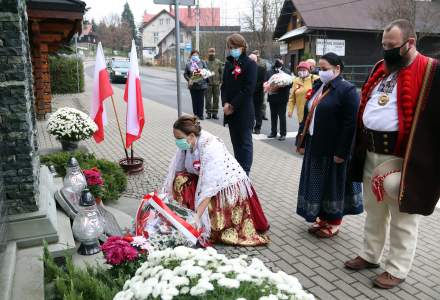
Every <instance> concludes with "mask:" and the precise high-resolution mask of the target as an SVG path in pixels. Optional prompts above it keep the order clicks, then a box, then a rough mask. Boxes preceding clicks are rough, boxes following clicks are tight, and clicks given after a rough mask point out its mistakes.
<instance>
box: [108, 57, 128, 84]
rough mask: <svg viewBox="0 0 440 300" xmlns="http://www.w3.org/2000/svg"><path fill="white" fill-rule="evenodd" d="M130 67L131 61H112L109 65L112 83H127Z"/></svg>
mask: <svg viewBox="0 0 440 300" xmlns="http://www.w3.org/2000/svg"><path fill="white" fill-rule="evenodd" d="M129 66H130V61H129V60H128V59H112V60H111V62H110V65H109V72H110V80H111V82H123V83H125V81H127V74H128V68H129Z"/></svg>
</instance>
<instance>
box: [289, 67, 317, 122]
mask: <svg viewBox="0 0 440 300" xmlns="http://www.w3.org/2000/svg"><path fill="white" fill-rule="evenodd" d="M310 69H311V65H310V64H308V63H307V62H305V61H302V62H300V63H299V65H298V67H297V70H298V77H297V78H295V79H294V80H293V84H292V89H291V91H290V98H289V103H288V108H287V115H288V116H289V118H292V116H293V111H294V109H295V108H296V115H297V121H298V124H301V123H302V122H303V119H304V105H305V104H306V94H307V92H309V91H310V90H311V89H312V87H313V82H314V81H315V80H317V79H319V76H317V75H313V74H311V73H310Z"/></svg>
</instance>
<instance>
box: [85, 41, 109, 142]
mask: <svg viewBox="0 0 440 300" xmlns="http://www.w3.org/2000/svg"><path fill="white" fill-rule="evenodd" d="M111 95H113V89H112V86H111V84H110V79H109V76H108V72H107V67H106V65H105V58H104V51H102V45H101V42H99V44H98V48H97V49H96V61H95V74H94V76H93V94H92V101H91V103H90V117H91V118H92V120H93V121H95V123H96V125H98V131H96V132H95V133H94V134H93V138H94V139H95V141H96V142H97V143H100V142H102V141H103V140H104V125H106V124H107V115H106V113H105V108H104V100H105V99H107V98H108V97H110V96H111Z"/></svg>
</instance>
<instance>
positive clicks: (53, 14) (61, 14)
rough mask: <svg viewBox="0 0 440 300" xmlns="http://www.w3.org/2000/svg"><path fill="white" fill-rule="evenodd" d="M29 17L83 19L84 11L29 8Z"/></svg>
mask: <svg viewBox="0 0 440 300" xmlns="http://www.w3.org/2000/svg"><path fill="white" fill-rule="evenodd" d="M28 17H29V18H41V19H68V20H82V18H83V13H80V12H74V11H59V10H39V9H28Z"/></svg>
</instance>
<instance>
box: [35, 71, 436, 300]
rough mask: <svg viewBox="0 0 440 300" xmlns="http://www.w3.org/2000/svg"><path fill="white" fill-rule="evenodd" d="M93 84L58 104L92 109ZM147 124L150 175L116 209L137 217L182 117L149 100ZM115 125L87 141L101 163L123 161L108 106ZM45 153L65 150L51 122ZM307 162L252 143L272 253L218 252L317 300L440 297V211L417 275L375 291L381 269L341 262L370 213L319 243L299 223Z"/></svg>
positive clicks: (218, 129)
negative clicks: (276, 275)
mask: <svg viewBox="0 0 440 300" xmlns="http://www.w3.org/2000/svg"><path fill="white" fill-rule="evenodd" d="M90 84H91V80H90V78H88V79H86V93H83V94H80V95H65V96H58V97H56V99H55V106H58V107H62V106H71V107H76V108H80V109H82V110H84V111H88V107H89V99H90V93H91V86H90ZM114 91H115V101H116V102H117V103H116V104H117V110H118V113H119V118H120V120H121V121H122V122H123V123H124V121H125V104H124V102H123V100H122V91H121V90H120V89H114ZM144 104H145V113H146V117H147V122H146V125H145V127H144V132H143V136H142V139H141V140H140V141H138V142H136V143H135V145H134V147H135V152H136V154H137V155H139V156H141V157H143V158H144V159H145V162H146V165H145V172H144V173H143V174H141V175H137V176H132V177H130V178H129V184H128V189H127V191H126V192H125V194H124V196H123V197H122V198H121V199H120V200H119V201H118V202H116V203H113V204H111V205H112V206H114V207H116V208H118V209H120V210H122V211H125V212H126V213H128V214H130V215H134V212H135V209H136V208H137V205H138V201H139V199H140V198H141V196H142V195H143V194H145V193H147V192H151V191H153V190H154V189H156V188H158V187H160V186H161V183H162V180H163V178H164V176H165V174H166V171H167V167H168V163H169V161H170V159H171V157H172V155H173V154H174V152H175V144H174V138H173V136H172V124H173V122H174V120H175V118H176V115H177V114H176V111H175V110H174V109H171V108H169V107H167V106H164V105H161V104H158V103H156V102H154V101H149V100H148V99H144ZM106 105H107V106H106V108H107V115H108V119H109V124H108V126H107V127H106V138H105V141H104V142H103V143H101V144H99V145H97V144H95V143H94V142H93V141H88V142H85V143H83V144H84V145H85V146H87V147H88V148H89V149H90V150H91V151H92V152H94V153H96V155H97V156H98V157H102V158H106V159H109V160H113V161H117V160H118V159H120V158H122V157H123V155H124V152H123V150H122V148H121V141H120V137H119V133H118V131H117V126H116V121H115V117H114V113H113V109H112V107H111V101H110V100H109V101H106ZM202 126H203V128H204V129H206V130H208V131H210V132H211V133H213V134H215V135H217V136H219V137H221V138H222V139H223V140H224V141H225V142H226V144H227V146H228V148H229V149H230V150H231V151H232V147H231V144H230V139H229V134H228V130H227V128H224V127H222V126H220V125H218V124H214V123H212V122H209V121H202ZM38 130H39V144H40V147H41V148H50V147H59V146H58V142H56V141H55V139H54V138H53V137H50V136H49V135H48V134H47V133H46V132H45V122H39V123H38ZM300 172H301V158H300V157H298V156H296V155H294V154H290V153H287V152H285V151H282V150H278V149H276V148H274V147H272V146H270V145H269V144H267V143H264V142H262V141H258V140H254V165H253V168H252V172H251V179H252V181H253V183H254V185H255V188H256V191H257V193H258V195H259V197H260V199H261V201H262V205H263V208H264V210H265V213H266V215H267V217H268V219H269V222H270V224H271V230H270V237H271V240H272V242H271V243H270V245H269V246H267V247H259V248H234V247H222V246H220V247H217V248H219V249H220V250H221V251H223V252H225V253H228V254H229V255H237V254H242V253H246V254H248V255H250V256H256V257H259V258H260V259H262V260H263V261H265V262H266V263H267V264H268V265H269V266H270V267H271V268H273V269H274V270H278V269H281V270H283V271H285V272H287V273H289V274H293V275H294V276H296V277H297V278H298V279H299V280H300V282H301V284H302V285H303V286H304V288H305V289H307V290H308V291H309V292H311V293H313V294H314V295H315V296H316V297H317V298H319V299H323V300H330V299H340V300H342V299H357V300H360V299H408V300H409V299H411V300H412V299H421V300H428V299H436V300H438V299H440V225H439V222H438V220H439V219H440V212H439V210H437V211H436V212H435V213H434V214H433V215H432V216H430V217H425V218H423V219H422V222H421V226H420V234H419V244H418V248H417V254H416V259H415V261H414V266H413V269H412V271H411V273H410V275H409V277H408V278H407V280H406V282H405V283H404V284H402V285H401V286H400V287H398V288H396V289H394V290H392V291H386V290H378V289H373V288H372V285H371V279H372V278H374V276H375V275H376V274H379V273H380V272H382V269H379V270H373V271H370V270H367V271H363V272H352V271H347V270H345V269H344V268H343V262H344V261H345V260H347V259H349V258H353V257H354V256H356V255H357V252H358V251H359V248H360V247H361V243H362V232H363V222H364V215H362V216H349V217H346V218H345V219H344V224H343V226H342V228H341V232H340V234H339V235H338V236H337V237H336V238H334V239H332V240H319V239H317V238H315V237H313V236H311V235H310V234H308V233H307V227H308V224H306V223H305V222H304V221H303V219H301V218H300V217H298V216H297V215H296V213H295V210H296V197H297V191H298V183H299V176H300Z"/></svg>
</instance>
